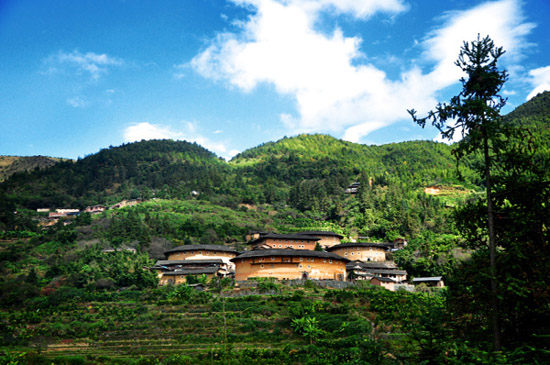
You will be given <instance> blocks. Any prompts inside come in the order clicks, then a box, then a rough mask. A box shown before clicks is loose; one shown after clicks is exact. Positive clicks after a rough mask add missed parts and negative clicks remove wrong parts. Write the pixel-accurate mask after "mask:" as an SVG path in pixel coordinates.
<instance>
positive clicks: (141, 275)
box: [0, 92, 550, 364]
mask: <svg viewBox="0 0 550 365" xmlns="http://www.w3.org/2000/svg"><path fill="white" fill-rule="evenodd" d="M457 105H458V104H457ZM549 123H550V93H548V92H547V93H543V94H540V95H539V96H537V97H535V98H533V99H532V100H531V101H530V102H528V103H526V104H525V105H523V106H521V107H519V108H518V109H516V110H515V111H514V112H512V113H510V114H509V115H507V116H505V117H504V118H503V120H502V127H503V128H504V129H505V131H506V134H503V138H501V139H499V141H498V143H499V145H498V147H499V148H500V149H499V153H498V155H494V157H493V156H492V157H493V158H492V160H491V178H492V182H493V184H492V187H491V188H490V189H489V190H490V191H491V192H492V199H488V198H487V197H486V196H485V195H484V194H483V190H484V186H485V185H484V184H485V182H486V181H487V179H486V178H485V177H484V176H483V175H480V174H479V171H480V167H481V168H483V167H484V165H485V160H484V158H483V156H482V154H479V153H477V154H476V153H474V154H471V155H468V156H464V157H463V158H462V160H461V165H460V169H459V170H458V171H457V169H456V163H455V162H456V161H455V156H454V155H453V150H455V151H456V150H457V149H458V148H460V146H459V145H452V146H447V145H445V144H440V143H434V142H426V141H413V142H405V143H398V144H390V145H385V146H363V145H358V144H353V143H349V142H345V141H340V140H337V139H334V138H332V137H329V136H325V135H300V136H297V137H293V138H284V139H282V140H280V141H277V142H272V143H266V144H264V145H262V146H259V147H257V148H254V149H251V150H248V151H245V152H243V153H241V154H240V155H238V156H237V157H235V158H234V159H233V160H231V161H229V162H225V161H223V160H221V159H219V158H217V157H216V156H215V155H214V154H212V153H210V152H209V151H207V150H205V149H204V148H202V147H200V146H198V145H196V144H190V143H187V142H174V141H142V142H138V143H133V144H127V145H123V146H120V147H110V148H108V149H105V150H102V151H100V152H99V153H97V154H94V155H91V156H87V157H86V158H83V159H81V160H79V161H75V162H70V161H61V162H59V163H57V164H55V165H53V166H51V167H49V168H46V169H43V170H41V169H33V170H32V171H27V172H18V173H15V174H13V175H12V176H11V177H10V178H8V179H7V180H6V181H4V182H3V183H1V184H0V362H1V363H17V362H19V363H36V364H41V363H44V364H46V363H47V364H49V363H52V362H53V363H84V364H92V363H117V362H118V363H135V364H153V363H163V364H171V363H174V364H175V363H178V364H180V363H190V364H194V363H234V364H238V363H239V364H240V363H245V362H255V363H266V364H280V363H304V364H306V363H318V364H332V363H347V364H356V363H382V364H394V363H395V364H398V363H548V362H550V348H549V347H548V336H550V327H549V326H548V323H550V295H549V291H548V283H549V282H550V280H549V279H550V278H549V273H550V267H549V265H550V260H549V258H550V245H549V239H548V238H549V237H548V227H549V226H550V221H549V219H550V211H548V209H549V207H550V204H549V201H550V184H549V181H550V176H549V174H550V157H549V156H550V151H549V148H550V147H549V146H550V130H549V128H548V125H549ZM468 141H469V140H466V141H465V142H468ZM493 143H495V142H493ZM491 146H493V144H491ZM495 147H496V144H495ZM482 171H483V170H482ZM352 182H358V183H359V184H360V188H359V190H358V191H357V192H356V193H354V194H349V193H345V190H346V189H347V188H348V186H349V185H350V184H351V183H352ZM426 188H433V189H434V190H433V191H434V192H435V193H426V192H425V189H426ZM436 188H437V189H436ZM438 189H439V190H438ZM134 198H141V199H142V200H143V202H141V203H140V204H138V205H135V206H131V207H125V208H120V209H109V210H107V211H105V212H103V213H101V214H96V215H90V214H81V215H79V216H78V217H65V218H62V219H60V220H59V222H58V223H57V224H56V225H53V226H51V227H47V228H46V227H45V226H39V225H38V223H45V222H47V213H38V212H36V208H41V207H47V208H61V207H64V208H67V207H75V208H84V207H85V206H87V205H92V204H104V205H108V206H109V205H112V204H114V203H116V202H118V201H120V200H122V199H134ZM488 201H492V202H493V204H494V208H493V210H494V212H495V219H494V232H495V240H496V243H497V246H496V250H495V262H496V266H495V268H496V269H495V270H494V271H493V272H492V271H491V269H490V268H489V266H488V265H487V262H489V248H488V247H489V246H488V244H487V242H488V235H489V233H488V230H489V229H488V224H487V222H488V216H487V202H488ZM251 230H262V231H274V232H279V233H286V232H297V231H306V230H330V231H333V232H336V233H339V234H341V235H343V236H344V237H345V238H344V240H351V239H360V240H369V241H392V240H394V239H396V238H405V239H407V240H408V246H407V247H406V248H405V249H403V250H400V251H398V252H395V253H393V254H392V255H393V258H394V259H395V261H396V263H397V264H398V265H399V266H400V268H403V269H406V270H407V271H408V274H409V277H420V276H439V275H441V276H444V278H445V282H446V284H447V285H448V287H447V288H445V289H443V290H440V289H430V288H423V289H422V288H421V289H419V290H417V292H414V293H410V292H405V291H397V292H389V291H387V290H384V289H381V288H377V287H372V286H370V285H368V284H365V285H363V284H361V283H359V284H356V285H354V286H351V287H349V288H347V289H324V288H320V287H319V286H318V285H317V284H316V283H315V282H312V281H306V282H305V283H304V284H303V285H302V286H298V287H291V286H286V285H283V284H281V283H278V282H276V281H273V280H267V279H259V280H257V281H256V282H255V283H254V284H253V287H252V288H250V289H239V288H235V287H234V283H233V282H232V281H231V280H230V279H224V280H220V281H217V280H214V281H211V282H208V281H207V280H206V277H195V278H191V279H190V283H192V282H198V283H202V284H204V285H205V286H206V290H205V291H197V290H196V289H194V288H193V287H192V286H188V285H179V286H165V287H158V286H157V284H158V283H157V278H156V275H154V274H153V273H152V272H150V271H148V270H146V268H147V267H150V266H151V265H153V264H154V261H155V259H158V258H161V257H162V252H163V251H164V250H167V249H169V248H172V247H174V246H178V245H184V244H198V243H202V244H211V243H214V244H225V245H230V246H232V247H234V248H237V249H243V248H245V244H244V242H243V236H244V234H245V233H246V232H248V231H251ZM127 247H132V248H135V249H136V252H135V253H134V252H131V251H127V250H126V248H127ZM105 248H114V249H115V251H104V249H105ZM492 278H493V279H494V280H495V282H496V284H497V285H496V290H497V292H496V293H497V298H498V299H499V303H498V304H499V305H498V313H497V315H498V316H499V317H500V320H501V321H500V324H501V330H500V333H501V335H502V341H501V345H502V349H501V351H490V350H491V341H490V333H491V331H490V326H489V323H490V321H489V315H490V313H491V312H492V310H491V300H490V297H489V295H488V290H487V289H488V288H489V287H490V280H491V279H492Z"/></svg>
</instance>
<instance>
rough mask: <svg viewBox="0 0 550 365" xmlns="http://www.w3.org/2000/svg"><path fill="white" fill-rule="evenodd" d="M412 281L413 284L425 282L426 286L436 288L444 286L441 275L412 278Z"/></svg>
mask: <svg viewBox="0 0 550 365" xmlns="http://www.w3.org/2000/svg"><path fill="white" fill-rule="evenodd" d="M412 282H413V284H414V285H415V286H416V285H420V284H425V285H426V286H429V287H436V288H443V287H444V286H445V283H444V282H443V277H442V276H430V277H423V278H414V279H413V281H412Z"/></svg>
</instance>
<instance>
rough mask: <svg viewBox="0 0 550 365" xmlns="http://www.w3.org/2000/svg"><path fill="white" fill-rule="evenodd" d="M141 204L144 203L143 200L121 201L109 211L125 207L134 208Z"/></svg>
mask: <svg viewBox="0 0 550 365" xmlns="http://www.w3.org/2000/svg"><path fill="white" fill-rule="evenodd" d="M141 202H143V200H141V199H131V200H123V201H120V202H118V203H116V204H114V205H112V206H111V207H110V208H109V209H118V208H124V207H132V206H134V205H138V204H140V203H141Z"/></svg>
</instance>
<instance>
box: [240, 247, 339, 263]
mask: <svg viewBox="0 0 550 365" xmlns="http://www.w3.org/2000/svg"><path fill="white" fill-rule="evenodd" d="M270 256H286V257H317V258H323V259H334V260H339V261H344V262H349V260H348V259H346V258H344V257H341V256H338V255H336V254H333V253H330V252H324V251H312V250H292V249H269V250H252V251H246V252H243V253H242V254H240V255H239V256H237V257H234V258H232V259H231V261H235V260H237V259H243V258H251V257H270Z"/></svg>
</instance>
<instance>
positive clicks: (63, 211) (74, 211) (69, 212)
mask: <svg viewBox="0 0 550 365" xmlns="http://www.w3.org/2000/svg"><path fill="white" fill-rule="evenodd" d="M55 211H56V212H57V213H60V214H64V215H73V214H78V213H80V210H79V209H56V210H55Z"/></svg>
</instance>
